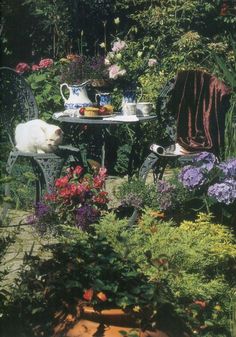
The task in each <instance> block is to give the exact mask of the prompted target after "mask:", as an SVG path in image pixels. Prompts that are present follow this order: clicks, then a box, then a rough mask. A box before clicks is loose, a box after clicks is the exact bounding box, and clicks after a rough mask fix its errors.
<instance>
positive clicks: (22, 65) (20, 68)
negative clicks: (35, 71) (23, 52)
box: [15, 62, 30, 73]
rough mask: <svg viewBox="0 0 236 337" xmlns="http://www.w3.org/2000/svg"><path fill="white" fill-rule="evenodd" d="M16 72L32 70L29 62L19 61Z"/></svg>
mask: <svg viewBox="0 0 236 337" xmlns="http://www.w3.org/2000/svg"><path fill="white" fill-rule="evenodd" d="M15 70H16V72H17V73H25V72H26V71H29V70H30V66H29V65H28V64H27V63H23V62H21V63H18V64H17V66H16V69H15Z"/></svg>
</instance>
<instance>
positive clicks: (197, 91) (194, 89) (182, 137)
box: [170, 70, 230, 155]
mask: <svg viewBox="0 0 236 337" xmlns="http://www.w3.org/2000/svg"><path fill="white" fill-rule="evenodd" d="M229 94H230V90H229V88H228V87H227V86H226V85H225V84H224V83H223V82H221V81H220V80H218V79H217V78H216V77H215V76H212V75H210V74H208V73H206V72H202V71H198V70H191V71H181V72H179V73H178V75H177V77H176V82H175V86H174V89H173V95H172V97H171V101H170V107H171V110H172V113H174V114H175V115H176V116H177V142H178V143H179V144H180V145H181V146H182V147H183V148H185V149H186V150H188V151H201V150H202V151H204V150H205V151H211V152H213V153H215V154H216V155H218V154H219V152H220V148H222V146H223V145H224V129H225V128H224V127H225V113H226V111H227V109H228V107H229Z"/></svg>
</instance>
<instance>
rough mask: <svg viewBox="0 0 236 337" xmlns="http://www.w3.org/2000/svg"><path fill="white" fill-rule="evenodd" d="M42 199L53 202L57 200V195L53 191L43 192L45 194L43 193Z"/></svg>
mask: <svg viewBox="0 0 236 337" xmlns="http://www.w3.org/2000/svg"><path fill="white" fill-rule="evenodd" d="M44 200H46V201H53V202H55V201H56V200H57V195H56V194H54V193H51V194H45V195H44Z"/></svg>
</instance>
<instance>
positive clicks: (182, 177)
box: [179, 165, 206, 190]
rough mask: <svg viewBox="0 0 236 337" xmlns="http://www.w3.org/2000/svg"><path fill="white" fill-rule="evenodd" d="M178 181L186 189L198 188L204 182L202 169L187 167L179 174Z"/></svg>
mask: <svg viewBox="0 0 236 337" xmlns="http://www.w3.org/2000/svg"><path fill="white" fill-rule="evenodd" d="M179 181H180V182H181V183H182V184H183V185H184V186H185V187H186V188H188V189H190V190H193V189H195V188H200V187H201V186H202V185H203V184H204V183H205V181H206V178H205V177H204V175H203V171H202V168H200V167H194V166H191V165H187V166H185V167H183V169H182V171H181V172H180V174H179Z"/></svg>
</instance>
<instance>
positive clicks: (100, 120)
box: [52, 113, 157, 124]
mask: <svg viewBox="0 0 236 337" xmlns="http://www.w3.org/2000/svg"><path fill="white" fill-rule="evenodd" d="M57 114H60V113H56V114H55V115H53V117H52V118H53V119H54V120H57V121H59V122H63V123H64V122H65V123H77V124H122V123H137V122H148V121H151V120H155V119H157V116H153V115H150V116H135V115H134V116H124V115H120V114H115V113H114V114H113V115H112V116H106V117H100V116H96V117H84V116H80V117H70V116H62V115H59V116H57Z"/></svg>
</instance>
